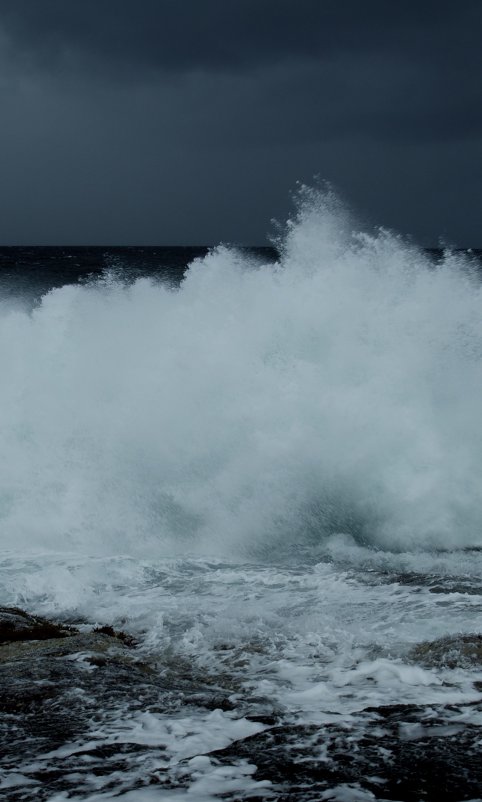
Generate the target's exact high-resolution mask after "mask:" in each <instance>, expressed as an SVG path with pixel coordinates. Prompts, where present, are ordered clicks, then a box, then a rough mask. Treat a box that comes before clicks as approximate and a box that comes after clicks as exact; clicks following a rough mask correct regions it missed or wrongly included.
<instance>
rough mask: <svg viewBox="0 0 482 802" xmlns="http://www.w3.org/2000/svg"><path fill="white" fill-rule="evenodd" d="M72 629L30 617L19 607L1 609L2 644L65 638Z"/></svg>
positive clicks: (0, 640) (0, 633) (0, 634)
mask: <svg viewBox="0 0 482 802" xmlns="http://www.w3.org/2000/svg"><path fill="white" fill-rule="evenodd" d="M72 631H73V630H72V629H71V628H69V627H65V626H62V625H59V624H54V623H52V622H51V621H47V619H45V618H40V617H39V616H34V615H30V614H29V613H26V612H24V611H23V610H20V609H19V608H18V607H0V643H7V642H11V641H28V640H47V639H48V638H65V637H68V636H69V635H70V634H71V633H72Z"/></svg>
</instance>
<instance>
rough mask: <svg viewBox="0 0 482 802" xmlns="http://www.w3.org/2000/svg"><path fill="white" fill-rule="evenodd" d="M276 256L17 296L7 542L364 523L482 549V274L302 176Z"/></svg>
mask: <svg viewBox="0 0 482 802" xmlns="http://www.w3.org/2000/svg"><path fill="white" fill-rule="evenodd" d="M278 247H279V248H280V258H279V261H278V262H277V263H276V264H274V265H273V264H260V263H259V262H256V261H253V260H252V259H250V258H249V257H246V256H243V255H242V254H241V253H240V252H239V251H236V250H235V249H230V248H226V247H219V248H217V249H215V250H213V251H212V252H211V253H210V254H209V255H208V256H207V257H205V258H204V259H200V260H196V261H195V262H194V263H193V264H192V265H191V266H190V268H189V270H188V272H187V274H186V276H185V279H184V281H183V282H182V285H181V287H180V288H179V289H172V287H168V286H167V285H164V284H162V283H159V282H156V281H154V280H148V279H140V280H138V281H136V282H135V283H134V284H132V285H129V286H128V285H127V284H125V283H123V282H122V280H121V279H119V278H115V277H114V276H112V275H108V274H107V275H106V276H105V277H104V279H103V280H101V281H96V282H92V283H90V284H89V285H84V286H81V285H76V286H64V287H62V288H61V289H55V290H52V291H51V292H49V293H48V294H47V295H45V296H44V297H43V298H42V300H41V303H40V304H39V305H38V306H37V307H36V308H35V309H34V310H33V311H32V312H27V311H24V310H22V309H21V308H19V307H18V306H17V307H16V308H14V307H13V306H12V304H10V303H7V302H6V301H4V302H3V303H0V375H1V377H2V394H1V402H0V406H1V408H0V451H1V454H2V460H1V463H0V488H1V492H0V526H1V529H2V532H3V534H4V542H5V543H6V545H7V546H9V545H10V546H12V547H13V546H15V547H17V546H18V545H19V544H23V545H28V546H29V547H31V548H33V549H37V548H38V549H43V548H48V549H56V550H57V549H67V550H75V549H77V548H79V549H81V550H84V549H85V550H88V551H89V552H92V551H94V552H97V551H98V552H100V553H106V554H110V553H119V552H125V553H132V554H137V555H143V554H145V555H146V556H152V555H156V554H158V555H160V556H167V555H169V554H174V553H182V552H188V553H196V552H197V553H200V552H202V553H213V554H217V555H223V554H232V553H239V552H248V553H255V552H256V551H260V550H261V552H263V551H264V552H265V553H266V552H267V553H269V552H270V550H272V549H273V548H275V545H276V546H277V545H278V544H280V543H283V544H285V545H286V544H288V545H289V544H290V543H291V544H295V543H308V544H311V545H312V544H318V543H323V542H324V541H325V540H326V538H327V537H328V536H330V535H333V534H339V533H342V534H347V535H350V536H352V537H353V538H355V540H357V541H358V542H360V543H364V544H366V545H372V546H374V547H377V548H382V549H390V550H395V551H404V550H419V549H438V548H441V549H447V548H449V549H450V548H461V547H473V546H478V545H482V530H481V521H482V494H481V493H480V476H481V473H482V429H481V426H480V397H481V395H480V394H481V389H482V359H481V356H482V317H481V300H482V289H481V284H480V279H479V278H478V277H477V274H476V271H475V269H473V268H472V266H471V263H470V260H469V259H468V257H462V256H460V255H456V254H450V253H447V254H446V255H445V256H444V258H443V259H442V261H441V262H440V263H439V264H437V265H434V264H433V262H432V261H431V259H430V258H429V257H428V256H427V255H426V254H424V253H423V252H421V251H420V250H419V249H417V248H416V247H414V246H412V245H411V244H407V242H406V241H404V240H403V239H401V238H399V237H397V236H395V235H393V234H392V233H390V232H387V231H385V230H378V231H376V232H375V233H363V232H362V231H359V230H358V228H357V226H356V224H355V223H354V221H353V220H352V218H351V216H350V215H349V213H348V212H347V211H346V210H345V209H344V207H343V206H342V204H341V203H340V202H339V201H338V200H337V199H336V198H335V197H334V196H333V195H332V194H331V193H330V192H325V193H322V192H321V193H320V192H317V191H313V190H310V189H307V188H303V189H302V190H301V192H300V196H299V203H298V207H297V212H296V214H295V216H294V217H293V219H292V220H291V221H290V222H289V223H288V225H287V227H286V230H285V232H284V235H283V237H282V239H281V240H280V242H279V243H278Z"/></svg>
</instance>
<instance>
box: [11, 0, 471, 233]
mask: <svg viewBox="0 0 482 802" xmlns="http://www.w3.org/2000/svg"><path fill="white" fill-rule="evenodd" d="M481 33H482V5H481V4H480V3H479V2H477V0H473V1H471V0H462V2H459V3H453V2H438V3H435V2H431V1H430V0H426V2H421V3H414V2H405V3H386V2H382V1H381V0H371V2H370V0H368V2H364V3H359V2H353V1H352V0H345V1H343V0H339V2H337V3H335V2H331V0H324V1H323V2H321V0H298V1H297V2H295V1H294V0H224V2H213V0H183V2H180V0H177V2H174V0H137V2H131V0H124V1H122V0H82V1H81V0H67V1H66V0H63V2H62V0H42V2H38V0H0V67H1V73H0V99H1V104H2V105H1V108H2V117H3V119H2V125H1V127H0V149H1V150H0V153H1V159H2V162H3V163H2V177H3V181H2V189H1V192H0V214H1V218H0V239H1V240H2V241H3V242H5V243H8V242H12V243H13V242H36V243H42V242H50V243H54V242H71V243H73V242H78V243H82V242H91V243H95V242H100V243H106V242H111V243H114V242H119V243H129V242H131V243H140V242H144V243H146V244H148V243H176V242H179V243H182V242H186V243H187V242H191V243H192V242H215V241H218V240H229V241H241V242H262V241H263V238H264V234H265V232H266V230H267V228H268V227H269V220H270V218H271V217H272V216H278V217H283V216H285V215H286V214H287V211H288V202H289V192H290V190H291V189H293V187H294V185H295V183H296V181H297V180H303V181H308V182H309V181H311V180H312V179H313V176H314V175H319V176H321V177H322V178H328V179H329V180H331V181H332V182H333V183H334V185H335V186H337V187H339V189H340V191H341V192H342V194H344V195H345V196H347V198H348V199H349V200H350V202H351V203H352V205H354V206H355V207H358V208H360V210H361V211H362V213H363V214H365V215H366V216H368V217H369V218H370V219H372V220H373V221H374V222H378V223H381V224H384V225H388V226H390V227H394V228H396V229H399V230H402V231H409V232H412V233H413V235H414V236H415V237H416V238H419V239H420V240H421V241H423V242H424V243H426V244H428V243H435V244H436V243H437V241H438V238H439V237H440V236H442V237H445V238H446V239H448V240H449V241H453V242H454V244H459V245H474V246H477V245H478V244H481V242H482V236H481V235H480V234H479V231H480V212H481V200H482V197H481V195H482V193H481V189H480V187H481V185H482V182H481V179H482V80H481V78H482V50H481V48H480V44H479V42H480V35H481Z"/></svg>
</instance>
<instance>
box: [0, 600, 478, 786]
mask: <svg viewBox="0 0 482 802" xmlns="http://www.w3.org/2000/svg"><path fill="white" fill-rule="evenodd" d="M0 631H1V633H2V641H1V642H0V689H1V692H0V774H1V773H2V772H3V773H4V775H5V776H9V775H10V776H11V777H12V778H14V781H13V784H12V785H10V786H8V785H4V787H3V788H2V789H1V790H0V794H3V797H2V798H3V799H4V800H5V802H30V800H33V799H35V800H38V801H39V802H47V800H50V799H52V798H55V795H57V794H61V795H62V799H64V798H73V799H82V798H88V797H89V794H90V793H92V787H93V786H92V782H93V779H92V778H95V783H96V786H95V787H96V788H98V789H102V790H103V791H105V792H107V791H110V792H112V793H113V794H115V795H120V796H119V798H120V799H122V793H123V791H128V790H135V789H136V788H140V787H144V786H153V787H154V788H158V791H159V798H160V799H161V798H162V793H163V790H165V789H177V790H178V791H179V790H180V789H182V788H187V787H188V785H189V783H190V782H191V770H190V768H189V760H185V761H182V760H181V761H180V762H179V763H177V764H176V766H174V767H173V768H170V766H169V760H165V761H164V764H163V760H164V755H163V747H162V746H159V745H157V746H156V744H155V743H153V744H152V745H149V744H148V743H146V744H144V743H135V742H130V741H129V738H128V737H126V739H125V740H121V741H116V739H115V737H114V738H113V740H110V741H109V737H107V738H106V737H105V734H106V733H107V734H108V733H109V732H110V731H111V730H109V727H110V726H111V723H112V722H114V727H116V726H117V727H118V726H119V722H121V723H122V721H123V717H125V718H128V717H129V716H132V715H135V714H136V713H144V712H150V713H153V714H159V715H161V716H164V715H165V716H167V717H170V718H171V720H173V719H176V718H177V717H182V716H186V715H189V714H190V713H196V711H197V712H199V711H213V710H222V711H228V712H233V713H235V715H236V717H237V716H239V717H241V716H246V717H248V718H250V719H251V720H254V721H259V722H261V723H263V724H264V725H265V726H266V729H265V730H264V731H263V732H261V733H258V734H257V735H253V736H252V737H248V738H245V739H244V740H241V741H236V742H235V743H233V744H231V745H230V746H229V747H227V748H225V749H219V750H218V751H216V752H211V753H210V755H209V757H210V759H211V762H212V764H213V766H214V767H216V766H218V767H220V768H222V767H229V766H233V765H238V764H240V762H242V761H245V762H247V763H249V764H251V765H254V766H256V771H255V774H254V775H253V779H254V780H258V781H263V780H268V781H269V782H270V783H271V785H270V786H269V788H268V789H267V790H266V793H265V794H264V791H263V790H260V791H259V792H256V794H257V795H254V796H252V795H251V796H249V797H248V798H249V799H250V800H251V802H256V800H257V801H258V802H264V801H265V800H266V802H268V800H275V801H276V802H315V800H316V802H320V800H321V799H323V800H329V799H340V798H342V797H340V796H337V795H336V794H337V792H336V791H335V790H334V789H336V788H338V787H340V786H342V787H345V789H346V797H345V798H346V799H356V798H357V796H356V794H357V793H360V792H361V793H363V792H364V793H365V794H368V796H366V799H369V798H372V799H374V800H393V801H394V802H395V800H396V801H397V802H420V801H421V800H423V801H424V802H463V800H478V799H482V760H481V756H482V747H481V743H482V731H481V728H480V727H477V726H475V725H474V724H472V723H470V721H471V720H473V719H474V716H473V714H474V713H478V715H479V717H480V716H481V715H482V697H481V699H480V700H479V701H474V702H472V703H469V704H465V705H463V706H460V707H457V706H454V705H445V706H442V705H439V706H434V705H427V706H423V705H418V706H417V705H389V706H385V707H383V706H382V707H377V708H370V709H365V710H363V711H361V712H360V713H359V714H357V715H355V716H353V717H352V718H351V719H350V721H344V720H342V719H341V718H340V721H339V722H336V723H331V724H325V725H324V726H318V727H316V726H308V725H303V724H296V723H293V722H290V723H288V722H285V721H283V714H282V712H280V711H274V710H273V709H271V710H270V709H269V705H268V703H267V702H266V700H264V701H263V699H260V698H257V699H256V700H255V699H249V695H248V696H246V695H244V696H243V693H242V689H241V686H240V685H237V684H236V680H235V679H234V678H233V677H230V676H229V674H228V673H224V674H223V673H220V674H219V675H218V676H216V677H213V676H211V675H209V676H206V675H203V674H202V673H201V672H200V671H199V669H197V668H196V666H195V663H194V662H192V663H191V662H189V661H188V660H187V659H182V658H180V657H179V655H176V654H175V653H173V652H172V653H169V652H168V651H166V652H165V653H164V654H163V655H162V656H158V657H157V658H154V657H146V656H145V655H144V654H143V652H142V651H141V650H139V648H138V647H137V646H136V644H135V643H134V641H133V640H132V639H131V638H130V637H129V636H128V635H126V634H125V633H118V632H116V631H114V630H113V629H112V628H111V627H100V628H97V629H92V628H89V627H88V626H84V627H80V628H74V627H65V626H64V625H62V624H55V623H53V622H49V621H46V620H44V619H41V618H38V617H35V616H30V615H28V614H27V613H24V612H23V611H21V610H18V609H15V608H1V609H0ZM481 648H482V646H481V638H480V636H478V635H474V636H465V635H464V636H460V637H458V638H446V639H443V640H439V641H434V642H433V643H430V644H428V643H425V644H419V645H418V646H417V647H416V648H415V649H413V650H412V653H411V659H412V660H416V661H417V662H419V663H420V662H421V663H424V664H426V665H430V666H432V665H440V666H444V667H445V666H450V665H453V666H458V665H460V663H461V661H462V662H463V665H465V662H464V661H468V663H467V664H470V665H473V664H474V662H475V663H477V664H478V663H479V662H480V650H481ZM457 655H458V656H457ZM475 689H477V684H475ZM479 690H480V689H479ZM115 732H116V731H115V729H114V735H115ZM161 765H164V766H165V768H159V766H161ZM18 776H21V780H20V781H19V782H18V783H17V780H15V777H18ZM132 777H137V778H138V779H137V780H135V781H134V785H133V784H132V782H133V780H132ZM89 788H90V789H91V790H90V791H89ZM370 794H371V795H372V796H371V797H370V796H369V795H370ZM350 795H351V796H350ZM223 798H224V799H225V800H226V801H227V800H230V802H239V800H241V799H244V798H245V797H243V796H239V794H237V793H234V795H230V794H229V793H228V794H225V795H224V796H223ZM359 798H360V797H359Z"/></svg>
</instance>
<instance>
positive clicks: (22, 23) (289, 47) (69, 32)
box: [0, 0, 482, 74]
mask: <svg viewBox="0 0 482 802" xmlns="http://www.w3.org/2000/svg"><path fill="white" fill-rule="evenodd" d="M481 19H482V13H481V6H480V3H479V2H478V0H462V2H458V3H454V2H452V1H451V0H448V1H446V2H442V1H441V0H439V1H438V2H433V0H425V2H423V3H420V2H413V0H406V2H403V3H401V2H393V3H387V2H386V0H365V2H363V3H362V2H359V1H358V0H344V2H340V1H339V0H338V2H335V0H222V2H219V0H183V1H182V2H180V0H134V1H133V0H121V2H119V0H81V1H80V0H73V1H72V0H67V2H66V0H41V2H39V0H1V2H0V24H1V25H2V27H3V29H4V31H5V32H6V34H7V36H8V37H9V39H10V41H11V42H12V45H13V48H14V49H15V50H16V52H17V53H22V54H23V55H24V56H26V57H27V58H28V57H30V58H32V59H33V60H34V61H35V63H36V64H37V65H39V64H40V65H43V66H44V67H45V68H47V69H55V68H59V67H64V68H66V67H67V68H69V67H70V68H75V67H80V66H81V67H83V68H84V69H85V68H88V67H89V65H90V66H93V65H95V66H96V67H97V68H98V67H99V66H104V67H106V66H107V67H108V68H109V69H110V70H111V72H112V73H115V70H116V69H118V70H119V69H120V70H121V72H124V70H129V69H130V70H132V71H133V73H134V74H138V73H139V72H142V71H146V70H149V69H153V70H173V71H188V70H193V69H207V70H216V69H254V68H256V67H258V66H263V65H266V64H272V63H277V62H280V61H285V60H298V59H300V58H301V59H303V60H306V59H307V58H312V59H316V60H320V59H324V58H327V57H328V56H329V55H330V54H331V53H333V52H336V53H340V52H343V51H350V52H363V51H371V50H381V51H385V52H386V51H391V50H393V49H395V50H398V51H403V50H406V48H408V49H409V50H410V51H411V54H412V56H414V57H415V58H416V59H417V60H419V61H420V60H422V61H427V62H428V61H430V59H432V58H434V57H435V59H436V60H438V57H439V56H438V55H437V50H439V49H441V51H442V52H441V53H440V54H439V55H441V56H443V57H446V53H444V52H443V51H444V50H446V48H455V49H456V50H457V52H458V58H459V60H462V61H470V60H471V59H473V58H474V56H476V57H478V53H479V48H478V47H477V46H476V45H478V35H477V30H476V28H477V24H480V22H481ZM471 45H473V46H475V47H474V48H473V50H472V51H471ZM407 55H408V54H407Z"/></svg>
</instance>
